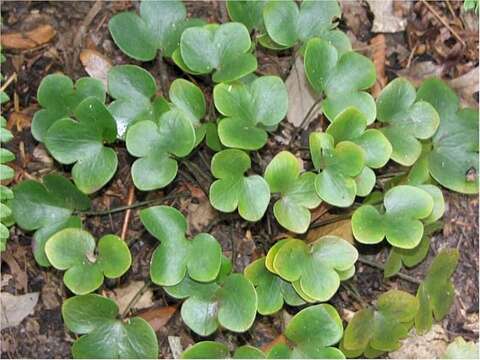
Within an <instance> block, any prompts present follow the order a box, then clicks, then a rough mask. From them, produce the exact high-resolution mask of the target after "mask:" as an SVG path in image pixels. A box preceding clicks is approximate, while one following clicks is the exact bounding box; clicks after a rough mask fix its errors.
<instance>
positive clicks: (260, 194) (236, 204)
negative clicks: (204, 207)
mask: <svg viewBox="0 0 480 360" xmlns="http://www.w3.org/2000/svg"><path fill="white" fill-rule="evenodd" d="M250 167H251V162H250V158H249V157H248V155H247V154H246V153H245V152H243V151H241V150H236V149H228V150H223V151H220V152H219V153H217V154H215V155H214V156H213V158H212V164H211V169H212V174H213V176H215V178H217V179H218V180H216V181H214V182H213V184H212V185H211V186H210V194H209V197H210V203H211V204H212V206H213V207H214V208H215V209H217V210H219V211H222V212H226V213H230V212H233V211H235V210H236V209H237V208H238V213H239V214H240V216H241V217H242V218H244V219H245V220H247V221H258V220H260V219H261V218H262V216H263V214H265V211H266V210H267V207H268V203H269V202H270V189H269V187H268V183H267V182H266V181H265V179H264V178H262V177H261V176H259V175H250V176H247V177H245V176H244V173H245V172H246V171H247V170H248V169H250Z"/></svg>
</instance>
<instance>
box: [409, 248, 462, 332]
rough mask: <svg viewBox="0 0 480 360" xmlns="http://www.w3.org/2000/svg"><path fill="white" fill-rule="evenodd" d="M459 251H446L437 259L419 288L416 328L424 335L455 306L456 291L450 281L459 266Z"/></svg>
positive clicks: (441, 252)
mask: <svg viewBox="0 0 480 360" xmlns="http://www.w3.org/2000/svg"><path fill="white" fill-rule="evenodd" d="M459 256H460V254H459V252H458V250H457V249H444V250H442V251H440V253H439V254H438V255H437V256H436V257H435V259H434V260H433V262H432V264H431V265H430V268H429V269H428V272H427V275H426V277H425V279H424V280H423V281H422V284H421V285H420V287H419V288H418V291H417V298H418V300H419V302H420V308H419V310H418V313H417V316H416V317H415V328H416V330H417V332H418V333H420V334H423V333H426V332H428V331H429V330H430V328H431V326H432V322H433V318H432V312H433V317H435V320H437V321H440V320H442V319H443V318H444V317H445V316H446V315H447V314H448V311H449V310H450V307H451V306H452V304H453V300H454V296H455V289H454V287H453V283H452V281H451V280H450V278H451V277H452V275H453V273H454V271H455V268H456V267H457V264H458V258H459Z"/></svg>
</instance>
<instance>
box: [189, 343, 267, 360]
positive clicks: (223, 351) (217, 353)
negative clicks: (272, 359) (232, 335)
mask: <svg viewBox="0 0 480 360" xmlns="http://www.w3.org/2000/svg"><path fill="white" fill-rule="evenodd" d="M182 359H265V354H264V352H263V351H261V350H259V349H257V348H256V347H253V346H250V345H243V346H240V347H238V348H237V349H235V352H234V353H233V356H230V350H228V347H227V345H225V344H222V343H220V342H217V341H200V342H198V343H196V344H194V345H192V346H190V347H189V348H188V349H187V350H185V351H184V352H183V353H182Z"/></svg>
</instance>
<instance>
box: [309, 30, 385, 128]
mask: <svg viewBox="0 0 480 360" xmlns="http://www.w3.org/2000/svg"><path fill="white" fill-rule="evenodd" d="M304 64H305V75H306V77H307V80H308V82H309V83H310V85H311V86H312V88H313V89H314V90H315V91H316V92H318V93H323V94H325V97H326V98H325V99H324V100H323V103H322V110H323V113H324V114H325V116H326V117H327V118H328V119H329V120H330V121H333V120H334V119H335V117H336V116H337V115H338V114H340V113H341V112H342V111H343V110H345V109H346V108H348V107H355V108H357V109H358V110H360V111H361V112H362V113H363V114H364V115H365V116H366V118H367V124H371V123H373V122H374V121H375V118H376V108H375V101H374V100H373V97H372V96H371V95H370V94H368V93H367V92H366V91H365V90H367V89H368V88H370V87H371V86H372V85H373V84H374V83H375V80H376V72H375V66H374V64H373V63H372V61H371V60H370V59H368V58H367V57H365V56H363V55H360V54H358V53H356V52H354V51H348V52H345V53H343V54H342V53H339V52H338V51H337V49H335V47H334V46H333V45H332V44H330V42H328V41H326V40H323V39H319V38H314V39H311V40H309V41H308V43H307V46H306V49H305V56H304Z"/></svg>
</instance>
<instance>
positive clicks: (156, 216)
mask: <svg viewBox="0 0 480 360" xmlns="http://www.w3.org/2000/svg"><path fill="white" fill-rule="evenodd" d="M140 219H141V221H142V223H143V225H144V226H145V227H146V228H147V230H148V231H149V232H150V233H151V234H152V235H153V236H155V237H156V238H157V239H158V240H160V242H161V244H160V246H158V247H157V249H156V250H155V252H154V253H153V257H152V261H151V263H150V277H151V278H152V281H153V282H154V283H155V284H157V285H161V286H173V285H176V284H178V283H180V282H181V281H182V280H183V279H184V277H185V274H186V273H187V271H188V275H189V277H190V278H192V279H193V280H195V281H200V282H209V281H213V280H215V279H216V278H217V276H218V273H219V271H220V266H221V258H222V248H221V246H220V244H219V243H218V241H217V240H216V239H215V238H214V237H213V236H211V235H209V234H205V233H201V234H198V235H196V236H195V237H194V238H193V239H192V240H187V238H186V236H185V233H186V231H187V222H186V220H185V217H184V216H183V215H182V213H181V212H179V211H178V210H176V209H175V208H172V207H169V206H154V207H150V208H148V209H144V210H142V211H141V212H140Z"/></svg>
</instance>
